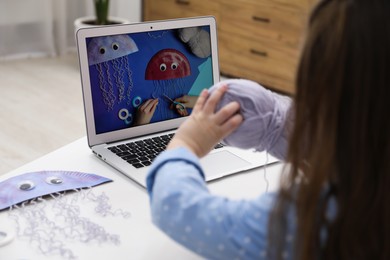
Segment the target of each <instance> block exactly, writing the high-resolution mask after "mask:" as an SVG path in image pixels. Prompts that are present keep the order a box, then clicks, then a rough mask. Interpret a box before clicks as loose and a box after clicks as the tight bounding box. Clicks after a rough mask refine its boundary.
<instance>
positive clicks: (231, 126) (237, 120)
mask: <svg viewBox="0 0 390 260" xmlns="http://www.w3.org/2000/svg"><path fill="white" fill-rule="evenodd" d="M242 121H244V118H243V117H242V115H241V114H235V115H234V116H232V117H230V118H229V119H228V120H227V121H226V122H225V123H224V124H223V125H222V126H221V131H222V132H223V133H225V136H228V135H229V134H231V133H232V132H233V131H234V130H236V129H237V128H238V127H239V126H240V124H241V123H242Z"/></svg>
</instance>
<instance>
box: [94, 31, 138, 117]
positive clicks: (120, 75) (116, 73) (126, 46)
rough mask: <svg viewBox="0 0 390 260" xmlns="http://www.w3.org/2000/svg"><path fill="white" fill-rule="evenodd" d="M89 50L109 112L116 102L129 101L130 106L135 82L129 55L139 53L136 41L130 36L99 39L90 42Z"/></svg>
mask: <svg viewBox="0 0 390 260" xmlns="http://www.w3.org/2000/svg"><path fill="white" fill-rule="evenodd" d="M87 49H88V63H89V66H92V65H95V67H96V70H97V72H98V77H99V88H100V90H101V91H102V96H103V102H104V104H105V105H106V106H107V110H108V111H110V110H112V109H113V107H114V104H115V102H116V101H117V102H118V103H121V102H122V101H123V100H127V103H128V104H130V102H131V101H130V95H131V90H132V88H133V80H132V71H131V70H130V67H129V61H128V55H129V54H131V53H134V52H137V51H138V47H137V45H136V44H135V42H134V40H133V39H132V38H131V37H130V36H128V35H114V36H103V37H97V38H93V39H92V40H91V41H90V42H89V44H88V47H87ZM126 77H127V81H128V84H127V86H126V84H125V78H126ZM114 82H115V83H114ZM114 86H117V91H116V90H114ZM126 87H127V88H126Z"/></svg>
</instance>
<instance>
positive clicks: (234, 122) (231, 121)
mask: <svg viewBox="0 0 390 260" xmlns="http://www.w3.org/2000/svg"><path fill="white" fill-rule="evenodd" d="M226 90H227V86H226V85H222V86H221V87H220V88H218V89H217V90H216V91H214V92H213V93H212V94H211V95H209V93H208V91H207V90H206V89H205V90H203V91H202V93H201V94H200V96H199V98H198V100H197V102H196V104H195V106H194V109H193V110H192V114H191V116H190V117H188V119H187V120H186V121H184V123H183V124H182V125H181V126H180V127H179V129H178V130H177V133H176V134H175V136H174V138H173V139H172V140H171V142H170V143H169V145H168V147H167V149H173V148H177V147H186V148H187V149H189V150H190V151H191V152H193V153H194V154H195V155H197V156H198V157H203V156H205V155H206V154H207V153H209V152H210V151H211V149H212V148H213V147H214V146H215V145H216V144H217V143H218V142H219V141H220V140H221V139H222V138H224V137H225V136H227V135H229V134H230V133H231V132H233V131H234V130H235V129H236V128H237V127H238V126H239V125H240V124H241V122H242V121H243V118H242V116H241V115H240V114H239V113H238V112H239V109H240V105H239V104H238V103H237V102H231V103H229V104H227V105H226V106H224V107H222V108H221V109H220V110H219V111H215V109H216V106H217V104H218V102H219V101H220V100H221V98H222V96H223V94H224V93H225V91H226Z"/></svg>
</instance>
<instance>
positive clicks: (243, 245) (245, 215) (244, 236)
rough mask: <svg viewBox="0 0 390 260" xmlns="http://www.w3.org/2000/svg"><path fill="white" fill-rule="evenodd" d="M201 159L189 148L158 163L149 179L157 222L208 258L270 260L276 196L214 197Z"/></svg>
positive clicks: (174, 153) (193, 249)
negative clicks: (271, 218) (270, 224)
mask: <svg viewBox="0 0 390 260" xmlns="http://www.w3.org/2000/svg"><path fill="white" fill-rule="evenodd" d="M203 176H204V174H203V172H202V169H201V167H200V166H199V160H198V158H197V157H196V156H194V155H193V154H192V153H191V152H189V151H188V150H186V149H184V148H178V149H174V150H169V151H166V152H164V153H162V154H161V155H160V156H159V157H157V158H156V160H155V162H154V163H153V165H152V167H151V170H150V172H149V174H148V177H147V186H148V187H147V188H148V192H149V195H150V202H151V212H152V219H153V222H154V223H155V224H156V225H157V226H158V227H159V228H160V229H161V230H162V231H164V232H165V233H166V234H167V235H168V236H170V237H171V238H172V239H174V240H175V241H177V242H178V243H180V244H182V245H184V246H185V247H187V248H189V249H191V250H192V251H194V252H196V253H198V254H200V255H202V256H204V257H206V258H208V259H267V251H266V248H267V236H268V234H267V230H268V217H269V214H270V210H271V209H272V207H273V204H274V199H275V194H274V193H267V194H265V195H262V196H259V197H258V198H256V199H252V200H231V199H228V198H225V197H221V196H216V195H212V194H210V192H209V190H208V188H207V186H206V184H205V181H204V177H203Z"/></svg>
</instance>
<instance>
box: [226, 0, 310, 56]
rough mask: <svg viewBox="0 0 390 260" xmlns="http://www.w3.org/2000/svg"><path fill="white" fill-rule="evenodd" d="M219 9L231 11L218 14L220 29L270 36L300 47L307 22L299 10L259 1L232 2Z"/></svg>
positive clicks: (246, 35) (235, 32)
mask: <svg viewBox="0 0 390 260" xmlns="http://www.w3.org/2000/svg"><path fill="white" fill-rule="evenodd" d="M221 12H222V13H231V14H233V15H231V16H230V17H226V16H221V19H220V21H219V28H221V30H224V31H229V32H230V33H231V34H232V35H241V36H243V37H247V38H252V39H259V38H260V39H261V38H267V39H272V40H275V41H277V42H281V43H283V44H285V45H286V46H289V47H291V48H297V47H298V46H299V44H300V42H301V35H302V33H303V29H304V26H305V21H306V16H304V15H302V13H301V12H299V11H294V10H281V9H280V8H277V7H275V6H272V5H264V4H260V3H257V4H249V3H247V4H242V3H241V4H240V2H239V1H231V2H229V3H226V4H224V5H223V6H221Z"/></svg>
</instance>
